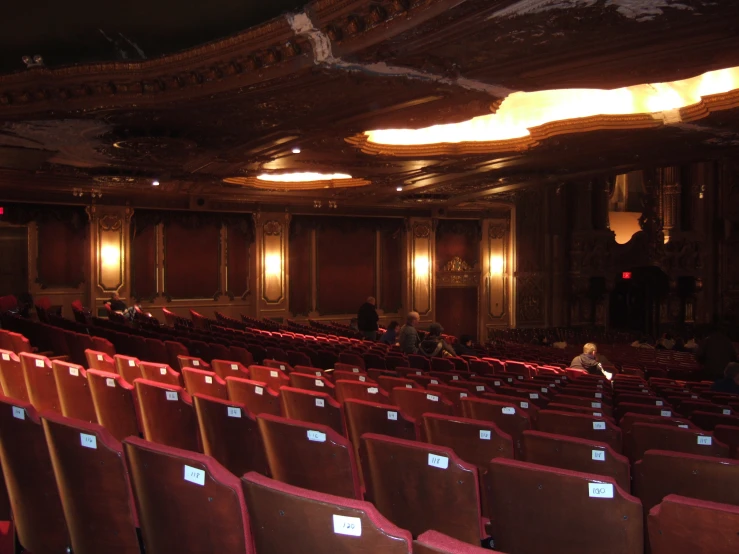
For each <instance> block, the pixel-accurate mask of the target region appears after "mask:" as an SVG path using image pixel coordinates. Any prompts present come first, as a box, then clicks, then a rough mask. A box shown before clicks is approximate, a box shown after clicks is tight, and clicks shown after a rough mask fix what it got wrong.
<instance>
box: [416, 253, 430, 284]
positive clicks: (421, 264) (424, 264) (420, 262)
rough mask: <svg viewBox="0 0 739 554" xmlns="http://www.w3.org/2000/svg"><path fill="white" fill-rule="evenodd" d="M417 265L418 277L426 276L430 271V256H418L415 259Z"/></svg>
mask: <svg viewBox="0 0 739 554" xmlns="http://www.w3.org/2000/svg"><path fill="white" fill-rule="evenodd" d="M415 267H416V278H419V279H420V278H426V277H427V276H428V273H429V259H428V256H422V255H419V256H416V261H415Z"/></svg>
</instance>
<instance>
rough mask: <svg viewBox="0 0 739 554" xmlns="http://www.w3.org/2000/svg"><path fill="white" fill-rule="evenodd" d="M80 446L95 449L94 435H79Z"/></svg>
mask: <svg viewBox="0 0 739 554" xmlns="http://www.w3.org/2000/svg"><path fill="white" fill-rule="evenodd" d="M80 444H82V446H84V447H85V448H94V449H97V447H98V440H97V437H96V436H95V435H88V434H87V433H80Z"/></svg>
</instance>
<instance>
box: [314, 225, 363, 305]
mask: <svg viewBox="0 0 739 554" xmlns="http://www.w3.org/2000/svg"><path fill="white" fill-rule="evenodd" d="M316 262H317V273H318V275H317V277H318V279H317V281H318V310H319V311H320V312H321V313H322V314H341V313H354V312H356V310H357V309H358V308H359V306H361V305H362V303H363V302H364V301H365V300H366V299H367V297H368V296H373V295H374V294H375V231H374V230H373V229H372V228H370V227H357V228H354V229H350V228H346V227H345V226H343V225H336V226H331V225H330V224H326V225H324V226H323V227H322V228H320V229H317V232H316Z"/></svg>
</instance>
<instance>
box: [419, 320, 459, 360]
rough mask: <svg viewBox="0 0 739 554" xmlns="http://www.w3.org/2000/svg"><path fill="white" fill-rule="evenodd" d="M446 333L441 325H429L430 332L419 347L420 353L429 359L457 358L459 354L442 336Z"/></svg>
mask: <svg viewBox="0 0 739 554" xmlns="http://www.w3.org/2000/svg"><path fill="white" fill-rule="evenodd" d="M443 332H444V328H443V327H442V326H441V324H439V323H432V324H431V325H429V332H428V334H427V335H426V337H424V339H423V341H422V342H421V344H420V345H419V346H418V353H419V354H423V355H424V356H427V357H429V358H441V357H447V358H448V357H450V356H456V355H457V353H456V352H455V351H454V348H452V347H451V345H450V344H449V343H448V342H447V341H445V340H444V339H443V338H441V334H442V333H443Z"/></svg>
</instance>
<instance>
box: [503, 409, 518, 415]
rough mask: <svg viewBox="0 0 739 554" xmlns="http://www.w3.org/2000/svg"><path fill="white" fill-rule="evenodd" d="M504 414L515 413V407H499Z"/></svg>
mask: <svg viewBox="0 0 739 554" xmlns="http://www.w3.org/2000/svg"><path fill="white" fill-rule="evenodd" d="M500 411H501V412H503V413H504V414H506V415H515V414H516V408H501V410H500Z"/></svg>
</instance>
